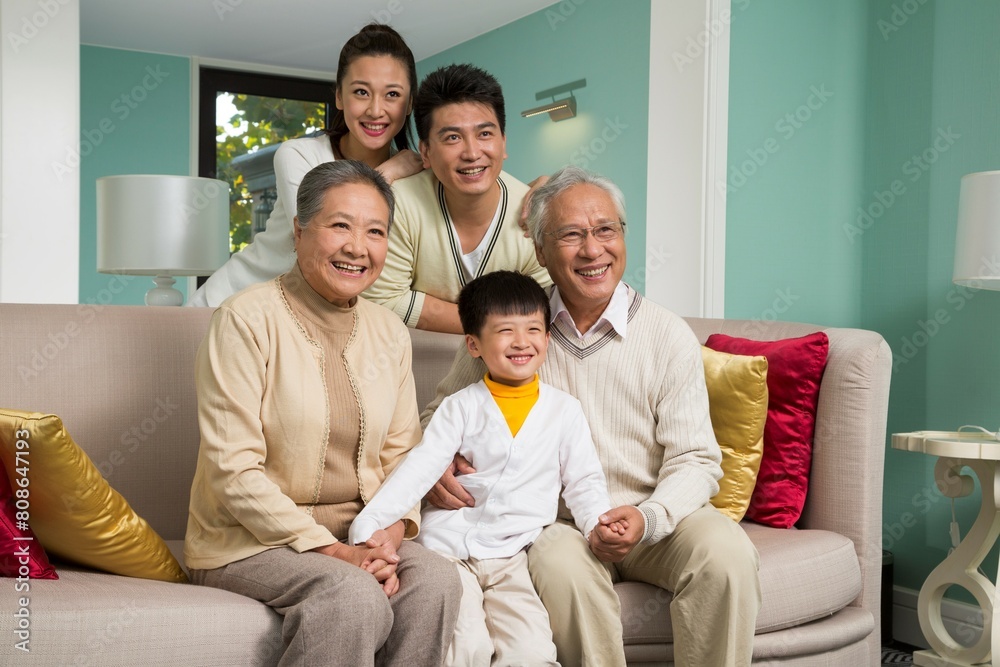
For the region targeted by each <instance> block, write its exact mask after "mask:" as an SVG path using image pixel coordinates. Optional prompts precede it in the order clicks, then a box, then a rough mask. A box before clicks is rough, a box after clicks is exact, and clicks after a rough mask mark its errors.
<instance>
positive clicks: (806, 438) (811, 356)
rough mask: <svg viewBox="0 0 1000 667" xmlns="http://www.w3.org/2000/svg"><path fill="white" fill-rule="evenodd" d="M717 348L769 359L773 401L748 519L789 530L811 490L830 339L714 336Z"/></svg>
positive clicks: (712, 345)
mask: <svg viewBox="0 0 1000 667" xmlns="http://www.w3.org/2000/svg"><path fill="white" fill-rule="evenodd" d="M705 345H706V346H708V347H710V348H712V349H713V350H720V351H722V352H729V353H732V354H753V355H758V354H759V355H763V356H765V357H767V391H768V396H769V399H768V400H769V403H768V409H767V423H766V424H765V425H764V455H763V458H762V459H761V462H760V472H759V473H758V475H757V486H756V487H755V488H754V492H753V498H752V499H751V500H750V507H749V508H748V509H747V514H746V516H747V518H748V519H752V520H754V521H758V522H760V523H763V524H765V525H768V526H774V527H776V528H790V527H791V526H793V525H795V522H796V521H798V520H799V517H800V516H801V515H802V509H803V507H804V506H805V502H806V491H807V489H808V487H809V470H810V466H811V463H812V446H813V431H814V427H815V424H816V405H817V402H818V400H819V386H820V380H821V378H822V377H823V370H824V369H825V368H826V361H827V353H828V351H829V340H828V338H827V335H826V334H825V333H823V332H822V331H818V332H816V333H812V334H809V335H806V336H801V337H799V338H786V339H784V340H777V341H754V340H750V339H747V338H734V337H732V336H726V335H724V334H713V335H711V336H709V338H708V340H707V341H705Z"/></svg>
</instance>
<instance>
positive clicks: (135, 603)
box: [0, 563, 282, 667]
mask: <svg viewBox="0 0 1000 667" xmlns="http://www.w3.org/2000/svg"><path fill="white" fill-rule="evenodd" d="M57 567H58V569H59V579H58V580H55V581H47V580H32V581H31V590H30V592H28V593H15V592H14V587H13V586H9V587H7V590H5V591H3V592H2V593H0V606H2V607H3V608H4V609H14V608H15V605H14V600H13V599H12V598H14V596H15V595H27V596H29V597H30V601H31V602H30V610H31V637H30V640H31V643H30V645H29V646H30V649H31V654H30V656H31V658H33V659H34V660H36V661H37V663H33V664H46V665H77V664H88V665H142V667H154V666H158V665H163V666H165V667H166V666H175V665H248V666H249V665H274V664H277V661H278V657H279V656H280V654H281V650H282V647H281V645H280V644H281V617H280V616H279V615H278V614H276V613H275V612H273V611H271V610H270V609H268V608H267V607H266V606H265V605H263V604H261V603H259V602H257V601H255V600H251V599H250V598H247V597H243V596H241V595H236V594H235V593H229V592H228V591H221V590H217V589H213V588H205V587H202V586H195V585H193V584H180V583H168V582H163V581H153V580H148V579H137V578H134V577H124V576H118V575H113V574H106V573H103V572H98V571H96V570H88V569H84V568H82V567H78V566H75V565H71V564H65V565H64V564H62V563H57ZM15 621H16V619H15V617H14V615H13V614H0V635H3V636H4V637H14V636H15V635H14V624H15ZM13 643H14V642H13V640H12V641H7V642H4V643H3V644H2V645H0V664H13V663H9V661H8V659H6V658H4V657H3V656H14V655H17V656H18V657H20V656H22V655H24V654H23V653H22V652H21V651H18V650H15V649H14V648H13ZM81 660H84V662H80V661H81Z"/></svg>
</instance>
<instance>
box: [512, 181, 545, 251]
mask: <svg viewBox="0 0 1000 667" xmlns="http://www.w3.org/2000/svg"><path fill="white" fill-rule="evenodd" d="M548 182H549V177H548V176H545V175H542V176H539V177H538V178H536V179H535V180H533V181H532V182H531V183H528V192H527V193H526V194H525V195H524V203H523V204H521V215H520V216H518V218H517V224H518V226H519V227H520V228H521V231H522V232H524V238H526V239H530V238H531V231H530V230H529V229H528V212H529V211H530V210H531V196H532V195H533V194H535V190H537V189H538V188H540V187H542V186H543V185H545V184H546V183H548Z"/></svg>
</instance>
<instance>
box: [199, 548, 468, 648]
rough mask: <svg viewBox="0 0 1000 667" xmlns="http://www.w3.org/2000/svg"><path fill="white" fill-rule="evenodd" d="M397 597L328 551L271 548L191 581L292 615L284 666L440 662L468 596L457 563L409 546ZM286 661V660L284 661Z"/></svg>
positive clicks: (287, 621) (285, 631) (403, 553)
mask: <svg viewBox="0 0 1000 667" xmlns="http://www.w3.org/2000/svg"><path fill="white" fill-rule="evenodd" d="M397 553H399V557H400V561H399V566H398V567H397V568H396V573H397V574H398V575H399V591H398V592H397V593H396V594H395V595H393V596H392V597H391V598H387V597H386V595H385V592H384V591H383V590H382V587H381V586H380V585H379V583H378V582H377V581H375V577H373V576H372V575H370V574H368V573H367V572H365V571H364V570H362V569H361V568H359V567H357V566H355V565H351V564H350V563H346V562H344V561H342V560H338V559H336V558H333V557H332V556H326V555H323V554H319V553H315V552H311V551H307V552H305V553H296V552H295V551H294V550H293V549H290V548H288V547H278V548H276V549H268V550H267V551H264V552H262V553H259V554H257V555H255V556H250V557H249V558H244V559H243V560H240V561H236V562H235V563H230V564H229V565H225V566H223V567H220V568H216V569H214V570H192V571H191V581H192V582H194V583H196V584H199V585H202V586H211V587H213V588H221V589H224V590H227V591H232V592H234V593H239V594H240V595H245V596H247V597H251V598H253V599H255V600H260V601H261V602H263V603H264V604H266V605H267V606H269V607H271V608H272V609H274V610H275V611H276V612H278V613H279V614H281V615H282V616H283V617H284V622H283V624H282V627H281V634H282V640H283V642H282V646H278V647H275V648H276V651H275V653H276V654H277V655H275V656H270V657H271V658H272V659H277V662H278V665H279V666H280V667H288V666H290V665H303V666H306V665H324V666H338V665H344V666H345V667H348V666H349V667H364V666H365V665H367V666H369V667H370V666H372V665H386V666H394V667H413V666H414V665H417V664H426V665H439V664H441V661H442V660H443V659H444V657H445V650H446V649H447V647H448V644H449V642H450V641H451V637H452V633H453V630H452V628H454V627H455V618H456V616H457V615H458V607H459V599H460V595H461V589H460V584H459V581H458V577H457V576H455V566H454V565H452V564H451V563H450V562H448V560H447V559H445V558H442V557H441V556H438V555H437V554H435V553H433V552H431V551H429V550H427V549H425V548H423V547H422V546H420V545H419V544H414V543H413V542H403V544H402V545H401V546H400V547H399V550H398V552H397ZM279 656H280V657H279Z"/></svg>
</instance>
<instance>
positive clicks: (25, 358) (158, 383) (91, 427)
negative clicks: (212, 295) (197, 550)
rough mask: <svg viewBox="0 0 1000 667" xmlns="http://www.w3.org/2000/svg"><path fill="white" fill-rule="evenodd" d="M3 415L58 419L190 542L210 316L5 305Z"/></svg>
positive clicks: (142, 509) (136, 499) (153, 514)
mask: <svg viewBox="0 0 1000 667" xmlns="http://www.w3.org/2000/svg"><path fill="white" fill-rule="evenodd" d="M0 307H2V311H0V313H2V314H0V340H2V341H3V345H2V346H0V407H6V408H14V409H19V410H25V411H32V412H41V413H45V414H56V415H59V416H60V417H61V418H62V419H63V422H64V423H65V425H66V428H67V429H68V430H69V432H70V433H72V434H73V437H74V438H75V439H76V441H77V442H78V443H79V444H80V446H81V447H82V448H83V449H84V450H85V451H86V452H87V454H88V455H89V456H90V459H91V460H92V461H93V462H94V465H95V466H97V469H98V470H99V471H100V473H101V474H102V475H103V476H104V477H105V479H107V480H108V482H109V483H110V484H111V486H113V487H114V488H115V489H116V490H117V491H118V492H119V493H121V495H122V496H124V498H125V499H126V500H127V501H128V502H129V504H130V505H131V506H132V508H133V509H134V510H135V511H136V512H137V513H138V514H139V515H140V516H142V517H143V518H145V519H146V520H147V521H148V522H149V524H150V526H152V528H153V529H154V530H155V531H156V532H157V533H159V534H160V535H161V536H162V537H163V538H164V539H167V540H172V539H183V537H184V530H185V527H186V524H187V506H188V497H189V494H190V490H191V479H192V478H193V476H194V465H195V459H196V456H197V452H198V420H197V410H196V399H195V390H194V383H193V377H194V355H195V351H196V350H197V349H198V345H199V343H200V342H201V339H202V337H203V336H204V335H205V331H206V330H207V329H208V320H209V318H210V317H211V310H210V309H208V308H152V307H146V306H98V305H22V304H0Z"/></svg>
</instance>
